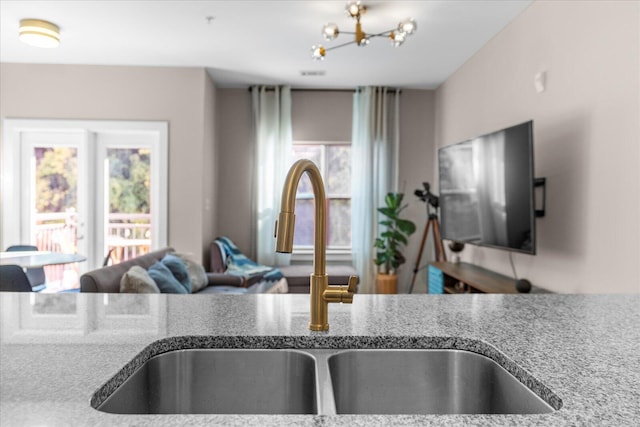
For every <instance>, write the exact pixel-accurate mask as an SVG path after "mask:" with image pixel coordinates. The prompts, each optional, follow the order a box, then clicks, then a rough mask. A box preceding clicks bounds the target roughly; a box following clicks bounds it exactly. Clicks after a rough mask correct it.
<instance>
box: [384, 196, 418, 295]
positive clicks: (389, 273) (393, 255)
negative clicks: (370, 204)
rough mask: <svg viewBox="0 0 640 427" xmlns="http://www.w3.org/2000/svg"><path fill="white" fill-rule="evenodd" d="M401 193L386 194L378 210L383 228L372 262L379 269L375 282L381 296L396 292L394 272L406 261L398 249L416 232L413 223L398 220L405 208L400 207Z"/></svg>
mask: <svg viewBox="0 0 640 427" xmlns="http://www.w3.org/2000/svg"><path fill="white" fill-rule="evenodd" d="M403 197H404V194H403V193H388V194H387V196H386V197H385V204H386V206H383V207H381V208H378V212H380V213H381V214H382V215H384V217H385V218H384V219H382V220H381V221H380V222H379V224H380V225H381V226H383V230H382V231H381V232H380V237H378V238H376V241H375V244H374V246H375V248H376V249H377V251H376V258H375V260H374V262H375V263H376V265H377V266H379V267H380V269H379V270H378V277H377V281H376V291H377V292H378V293H381V294H395V293H397V292H398V276H397V274H396V270H397V269H398V267H399V266H400V265H402V264H404V262H405V261H406V258H405V257H404V255H402V252H400V249H401V248H402V247H403V246H405V245H406V244H407V243H408V237H409V236H410V235H411V234H413V233H414V232H415V231H416V225H415V224H414V223H413V221H410V220H408V219H402V218H400V213H401V212H402V211H403V210H404V209H405V208H406V207H407V205H406V204H405V205H402V199H403Z"/></svg>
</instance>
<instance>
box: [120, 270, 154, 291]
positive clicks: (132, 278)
mask: <svg viewBox="0 0 640 427" xmlns="http://www.w3.org/2000/svg"><path fill="white" fill-rule="evenodd" d="M120 292H121V293H134V294H159V293H160V289H158V285H156V282H154V281H153V279H152V278H151V276H149V273H147V270H145V269H144V268H142V267H140V266H139V265H134V266H133V267H131V268H130V269H129V271H127V272H126V273H124V274H123V275H122V279H120Z"/></svg>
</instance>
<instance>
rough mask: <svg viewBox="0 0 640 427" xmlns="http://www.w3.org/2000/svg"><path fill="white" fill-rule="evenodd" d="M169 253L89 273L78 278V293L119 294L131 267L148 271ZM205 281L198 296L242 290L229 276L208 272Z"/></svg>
mask: <svg viewBox="0 0 640 427" xmlns="http://www.w3.org/2000/svg"><path fill="white" fill-rule="evenodd" d="M170 252H174V249H173V248H163V249H159V250H157V251H154V252H149V253H148V254H145V255H141V256H139V257H136V258H133V259H130V260H128V261H124V262H121V263H120V264H115V265H111V266H108V267H102V268H99V269H97V270H93V271H89V272H87V273H85V274H83V275H82V276H80V292H104V293H120V280H121V279H122V276H123V275H124V274H125V273H126V272H127V271H129V269H130V268H131V267H133V266H134V265H139V266H140V267H143V268H144V269H148V268H149V267H151V266H152V265H153V264H155V263H156V262H158V261H160V260H161V259H162V257H164V256H165V255H166V254H167V253H170ZM207 279H208V282H209V285H208V286H207V287H206V288H204V289H202V290H200V291H199V292H198V293H199V294H203V293H221V292H225V291H227V292H228V291H229V290H232V289H234V288H236V289H238V290H241V289H244V288H243V278H242V277H238V276H233V275H231V274H224V273H212V272H208V273H207ZM238 293H242V292H238Z"/></svg>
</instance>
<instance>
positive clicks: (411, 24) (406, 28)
mask: <svg viewBox="0 0 640 427" xmlns="http://www.w3.org/2000/svg"><path fill="white" fill-rule="evenodd" d="M417 30H418V24H417V23H416V21H414V20H413V18H407V19H403V20H402V21H400V23H399V24H398V32H399V33H404V34H406V35H408V36H410V35H411V34H413V33H415V32H416V31H417Z"/></svg>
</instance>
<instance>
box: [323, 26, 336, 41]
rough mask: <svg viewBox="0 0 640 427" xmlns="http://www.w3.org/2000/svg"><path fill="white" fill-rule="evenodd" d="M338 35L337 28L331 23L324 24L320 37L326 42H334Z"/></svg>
mask: <svg viewBox="0 0 640 427" xmlns="http://www.w3.org/2000/svg"><path fill="white" fill-rule="evenodd" d="M339 34H340V30H339V29H338V26H337V25H336V24H334V23H333V22H329V23H328V24H325V26H324V27H322V35H323V36H324V38H325V39H326V40H329V41H331V40H334V39H335V38H336V37H338V35H339Z"/></svg>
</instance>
